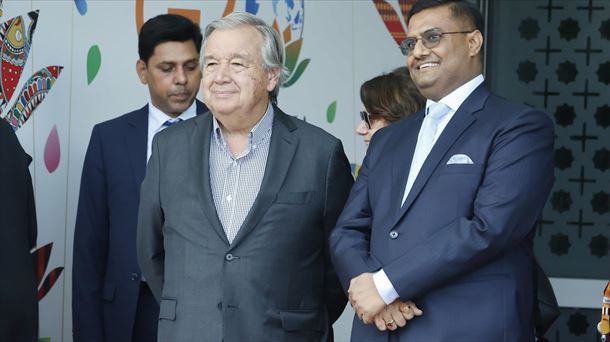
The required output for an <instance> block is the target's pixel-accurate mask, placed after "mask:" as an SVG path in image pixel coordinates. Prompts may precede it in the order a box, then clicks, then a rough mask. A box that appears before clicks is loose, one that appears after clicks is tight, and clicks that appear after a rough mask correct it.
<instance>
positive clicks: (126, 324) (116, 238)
mask: <svg viewBox="0 0 610 342" xmlns="http://www.w3.org/2000/svg"><path fill="white" fill-rule="evenodd" d="M201 41H202V35H201V30H200V28H199V26H198V25H196V24H194V23H193V22H191V21H190V20H188V19H187V18H185V17H182V16H179V15H170V14H165V15H159V16H157V17H154V18H152V19H150V20H148V21H147V22H146V23H145V24H144V25H143V26H142V28H141V30H140V34H139V37H138V53H139V57H140V59H139V60H138V61H137V64H136V71H137V73H138V76H139V78H140V81H141V82H142V83H143V84H146V85H147V86H148V90H149V93H150V101H149V102H148V104H147V105H145V106H144V107H142V108H140V109H138V110H135V111H133V112H130V113H127V114H125V115H122V116H120V117H118V118H115V119H112V120H109V121H106V122H103V123H101V124H98V125H96V126H95V127H94V128H93V132H92V133H91V141H90V142H89V147H88V149H87V154H86V156H85V163H84V165H83V174H82V179H81V189H80V197H79V202H78V213H77V217H76V227H75V232H74V263H73V265H74V270H73V275H72V276H73V283H72V285H73V286H72V318H73V333H74V340H75V341H77V342H78V341H87V342H90V341H156V339H157V321H158V317H159V306H158V304H157V302H156V301H155V299H154V297H153V295H152V294H151V292H150V289H149V287H148V285H147V284H146V279H143V278H142V277H141V274H140V268H139V267H138V263H137V258H136V227H137V218H138V206H139V199H140V184H141V183H142V180H143V179H144V173H145V170H146V163H147V160H148V158H149V157H150V154H151V143H152V139H153V136H154V135H155V134H156V133H157V132H159V131H161V130H163V129H165V128H166V127H169V126H170V125H172V124H174V123H177V122H180V121H183V120H187V119H189V118H192V117H194V116H195V115H196V114H200V113H204V112H207V108H206V107H205V105H204V104H203V103H201V102H199V101H197V100H195V96H196V95H197V92H198V91H199V86H200V83H201V68H200V64H199V51H200V49H201Z"/></svg>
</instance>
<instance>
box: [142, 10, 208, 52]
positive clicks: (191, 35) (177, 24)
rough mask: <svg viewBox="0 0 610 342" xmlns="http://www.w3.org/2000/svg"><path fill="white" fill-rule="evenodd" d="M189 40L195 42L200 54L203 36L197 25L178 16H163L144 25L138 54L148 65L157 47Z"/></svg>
mask: <svg viewBox="0 0 610 342" xmlns="http://www.w3.org/2000/svg"><path fill="white" fill-rule="evenodd" d="M189 40H192V41H193V43H194V44H195V48H196V49H197V52H198V53H199V51H200V50H201V41H202V40H203V36H202V35H201V29H200V28H199V26H198V25H197V24H195V23H193V22H192V21H191V20H190V19H188V18H186V17H184V16H181V15H178V14H161V15H158V16H156V17H154V18H151V19H149V20H147V21H146V22H145V23H144V25H142V28H141V29H140V34H139V35H138V54H139V55H140V59H141V60H143V61H144V63H148V60H149V59H150V57H151V56H152V55H153V53H154V52H155V48H156V47H157V45H159V44H161V43H165V42H186V41H189Z"/></svg>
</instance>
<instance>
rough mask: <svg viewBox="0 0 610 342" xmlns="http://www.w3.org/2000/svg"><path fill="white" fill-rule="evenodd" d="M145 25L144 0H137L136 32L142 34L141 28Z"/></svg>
mask: <svg viewBox="0 0 610 342" xmlns="http://www.w3.org/2000/svg"><path fill="white" fill-rule="evenodd" d="M142 25H144V0H136V32H138V34H140V29H141V28H142Z"/></svg>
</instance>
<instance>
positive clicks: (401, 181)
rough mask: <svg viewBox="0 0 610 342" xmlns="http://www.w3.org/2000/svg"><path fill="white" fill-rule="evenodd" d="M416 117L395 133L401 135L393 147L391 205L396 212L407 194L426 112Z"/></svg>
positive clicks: (419, 113)
mask: <svg viewBox="0 0 610 342" xmlns="http://www.w3.org/2000/svg"><path fill="white" fill-rule="evenodd" d="M416 115H417V116H416V118H414V120H409V121H406V122H404V125H406V127H404V129H399V130H397V131H395V132H397V133H394V134H395V135H399V137H397V139H396V140H397V143H396V144H394V147H393V157H392V178H391V179H392V189H391V192H392V194H391V197H390V200H391V202H390V203H391V204H390V205H393V206H395V208H396V210H399V209H400V202H401V201H402V196H403V194H404V192H405V184H407V177H408V176H409V168H410V167H411V162H412V160H413V153H414V152H415V145H416V144H417V135H418V134H419V129H420V127H421V125H422V122H423V120H424V111H420V112H418V113H417V114H416ZM396 125H403V123H397V124H396ZM407 125H408V126H407ZM391 140H394V139H391ZM404 146H408V148H407V149H406V150H405V149H404Z"/></svg>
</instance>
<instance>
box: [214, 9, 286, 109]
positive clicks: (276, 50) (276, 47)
mask: <svg viewBox="0 0 610 342" xmlns="http://www.w3.org/2000/svg"><path fill="white" fill-rule="evenodd" d="M243 25H246V26H251V27H254V28H255V29H256V30H257V31H258V32H260V34H261V36H262V38H263V45H262V47H261V57H262V60H263V65H262V66H263V70H265V71H266V72H270V71H272V70H274V69H279V70H280V75H279V80H278V83H277V84H276V86H275V88H274V89H273V91H271V92H269V99H270V100H271V102H273V103H277V96H278V94H279V92H280V86H281V85H282V83H284V81H285V80H286V79H287V78H288V69H287V68H286V67H285V66H284V43H283V42H282V38H281V37H280V34H279V33H278V32H277V31H276V30H274V29H273V27H271V26H269V25H268V24H267V23H266V22H265V21H263V20H262V19H260V18H258V17H257V16H255V15H252V14H250V13H245V12H234V13H231V14H229V15H228V16H226V17H223V18H220V19H216V20H214V21H212V22H211V23H209V24H208V26H206V27H205V31H204V33H203V47H204V48H205V45H206V43H207V41H208V38H209V37H210V35H211V34H212V32H214V30H216V29H219V30H225V29H233V28H236V27H239V26H243Z"/></svg>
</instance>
